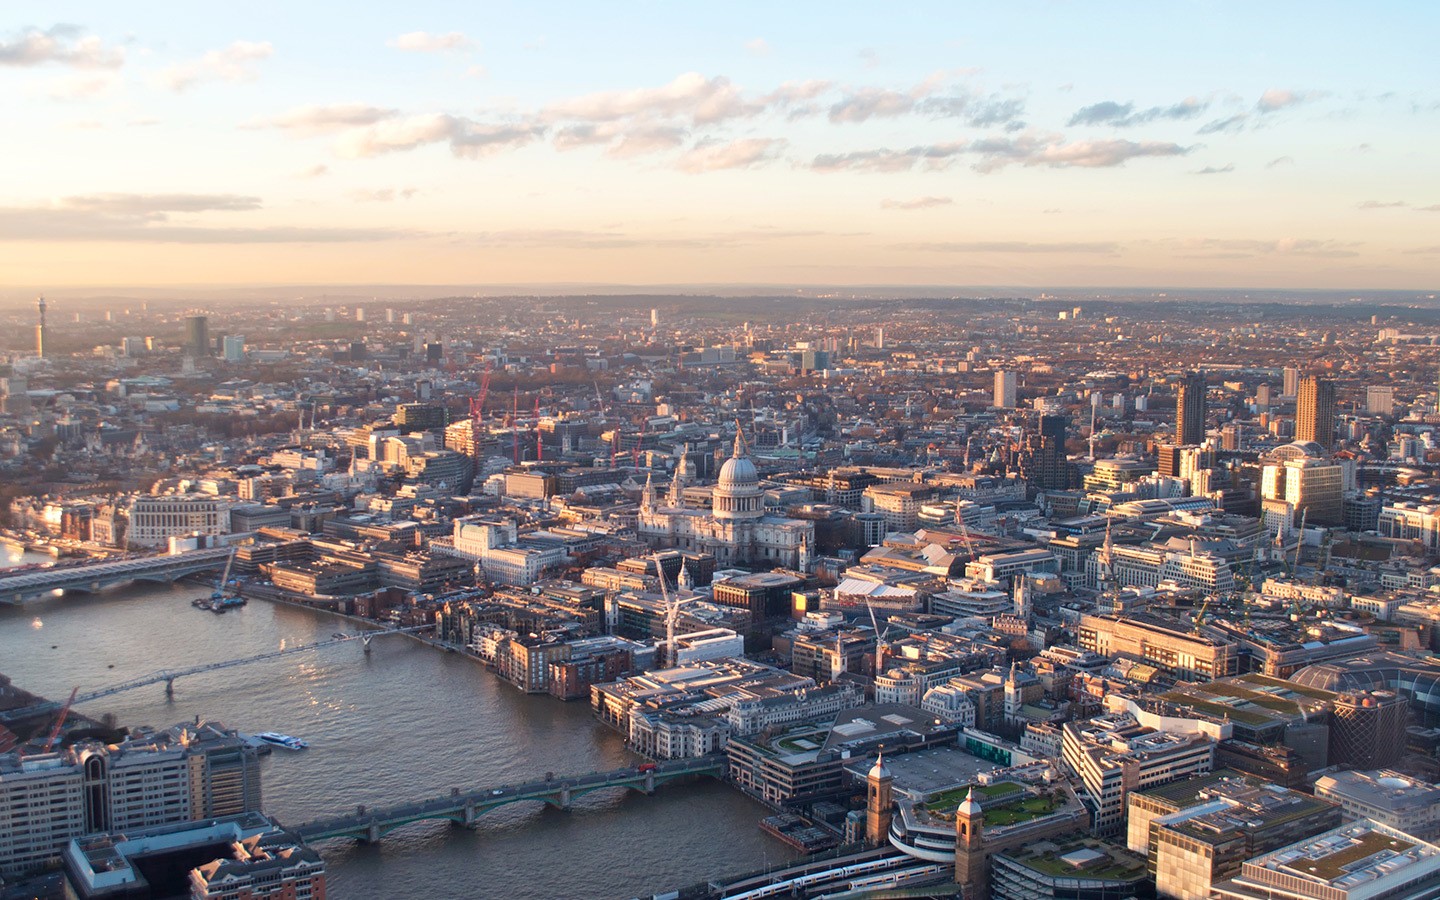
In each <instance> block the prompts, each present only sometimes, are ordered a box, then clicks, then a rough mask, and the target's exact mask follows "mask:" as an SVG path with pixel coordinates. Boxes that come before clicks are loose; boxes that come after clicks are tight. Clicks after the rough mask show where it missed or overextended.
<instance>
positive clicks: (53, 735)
mask: <svg viewBox="0 0 1440 900" xmlns="http://www.w3.org/2000/svg"><path fill="white" fill-rule="evenodd" d="M78 693H80V686H79V685H76V686H75V689H74V690H73V691H71V692H70V699H69V700H66V701H65V705H64V706H62V707H60V715H58V716H56V717H55V724H54V725H53V726H51V728H50V736H49V737H48V738H46V739H45V751H44V752H46V753H49V752H50V748H51V747H54V746H55V742H56V741H57V740H59V739H60V729H62V728H64V727H65V719H66V718H68V717H69V715H70V706H71V704H73V703H74V702H75V695H76V694H78Z"/></svg>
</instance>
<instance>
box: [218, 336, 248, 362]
mask: <svg viewBox="0 0 1440 900" xmlns="http://www.w3.org/2000/svg"><path fill="white" fill-rule="evenodd" d="M223 343H224V346H225V361H226V362H244V361H245V335H243V334H227V335H225V340H224V342H223Z"/></svg>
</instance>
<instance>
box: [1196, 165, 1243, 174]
mask: <svg viewBox="0 0 1440 900" xmlns="http://www.w3.org/2000/svg"><path fill="white" fill-rule="evenodd" d="M1233 171H1235V164H1234V163H1226V164H1225V165H1223V166H1206V167H1205V168H1203V169H1196V170H1195V171H1194V172H1191V173H1190V174H1191V175H1224V174H1226V173H1228V172H1233Z"/></svg>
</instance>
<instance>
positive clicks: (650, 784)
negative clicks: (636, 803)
mask: <svg viewBox="0 0 1440 900" xmlns="http://www.w3.org/2000/svg"><path fill="white" fill-rule="evenodd" d="M645 793H647V794H653V793H655V770H654V769H651V770H650V771H648V772H646V773H645Z"/></svg>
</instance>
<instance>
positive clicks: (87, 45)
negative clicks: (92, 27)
mask: <svg viewBox="0 0 1440 900" xmlns="http://www.w3.org/2000/svg"><path fill="white" fill-rule="evenodd" d="M124 62H125V53H124V51H122V50H121V49H120V48H118V47H107V46H106V45H105V42H104V41H102V40H101V39H100V38H99V37H96V36H95V35H87V34H84V33H83V31H82V30H81V29H80V27H79V26H76V25H52V26H51V27H49V28H46V29H39V28H27V29H25V30H23V31H20V32H17V33H15V34H14V36H13V37H10V38H8V39H5V40H0V66H42V65H45V64H47V63H53V64H55V65H61V66H74V67H76V68H81V69H93V68H107V69H113V68H117V67H119V66H121V65H123V64H124Z"/></svg>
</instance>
